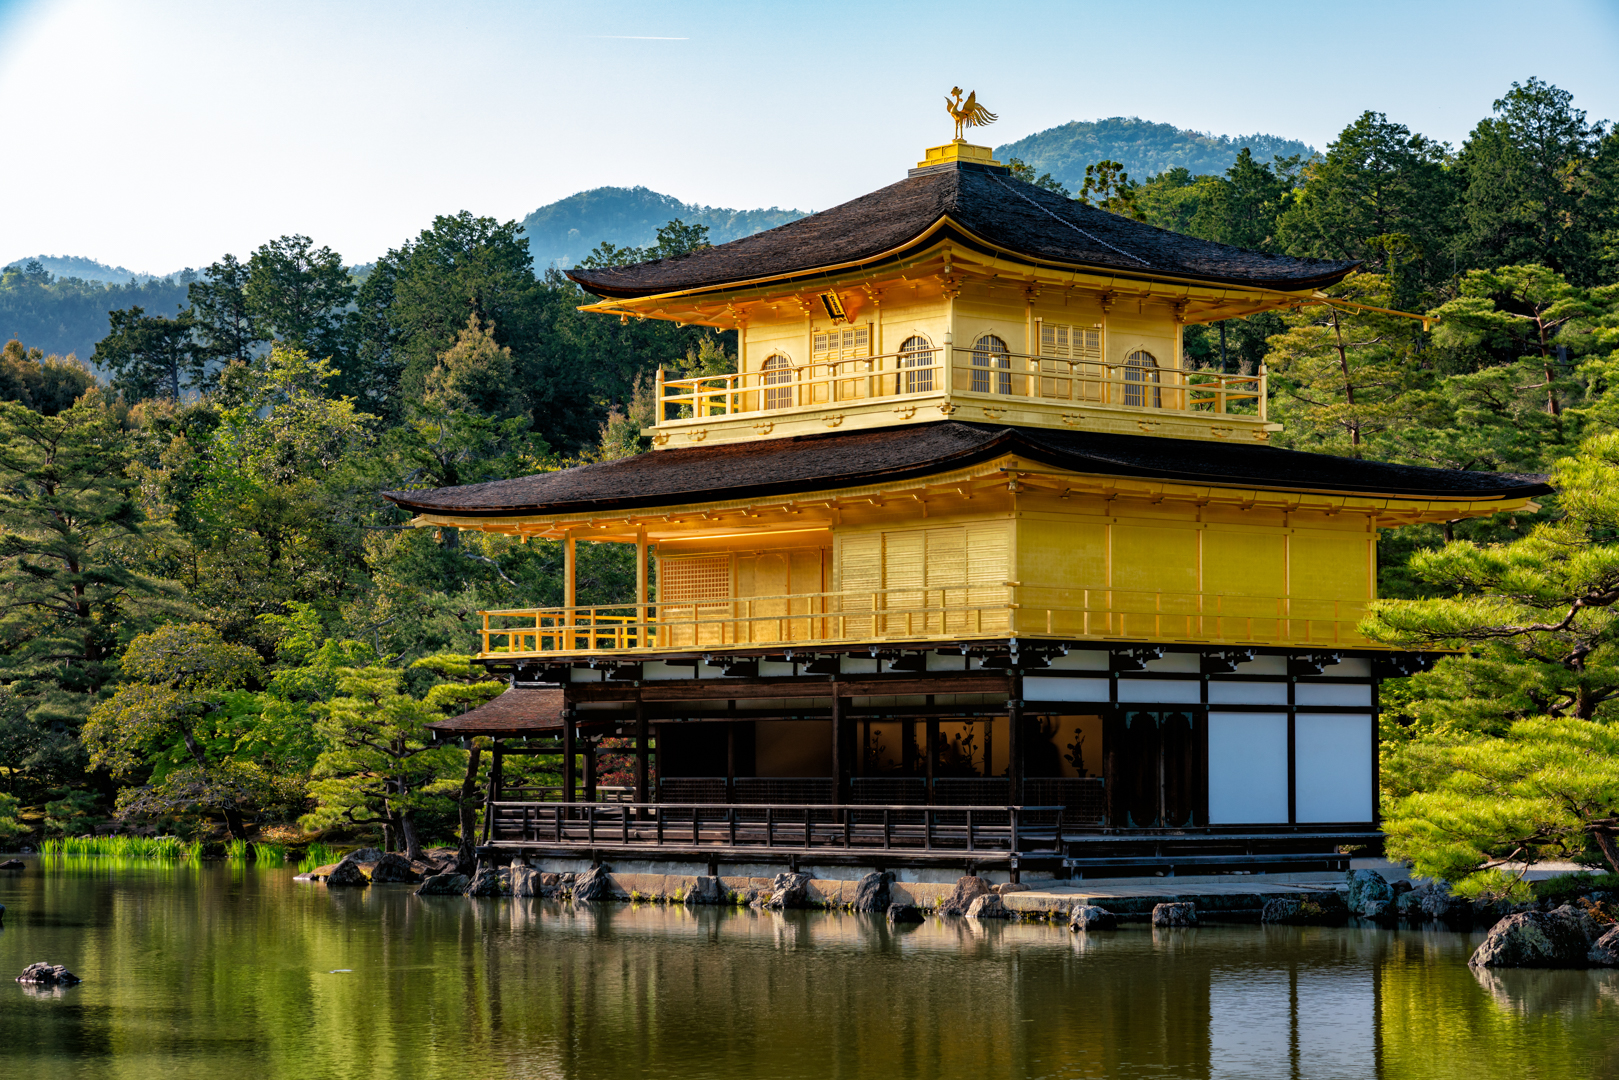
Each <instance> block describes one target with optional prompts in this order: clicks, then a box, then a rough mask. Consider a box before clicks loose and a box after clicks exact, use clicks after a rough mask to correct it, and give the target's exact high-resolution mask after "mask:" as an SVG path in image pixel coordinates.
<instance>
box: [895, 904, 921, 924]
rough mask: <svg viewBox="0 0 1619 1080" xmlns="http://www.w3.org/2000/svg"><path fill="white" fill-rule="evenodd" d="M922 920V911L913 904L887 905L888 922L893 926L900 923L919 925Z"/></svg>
mask: <svg viewBox="0 0 1619 1080" xmlns="http://www.w3.org/2000/svg"><path fill="white" fill-rule="evenodd" d="M922 919H923V915H922V909H921V908H919V907H917V906H916V905H915V904H889V905H888V921H889V922H890V923H892V924H894V925H895V926H898V925H900V924H901V923H919V922H921V921H922Z"/></svg>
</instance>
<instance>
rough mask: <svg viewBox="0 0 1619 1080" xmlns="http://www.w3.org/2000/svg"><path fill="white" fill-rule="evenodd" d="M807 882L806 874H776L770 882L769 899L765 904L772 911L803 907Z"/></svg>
mask: <svg viewBox="0 0 1619 1080" xmlns="http://www.w3.org/2000/svg"><path fill="white" fill-rule="evenodd" d="M809 883H810V876H809V875H808V874H793V873H787V874H777V875H776V876H775V879H774V880H772V881H771V882H770V900H769V901H768V902H767V903H766V905H765V906H766V907H768V908H770V909H771V910H772V911H786V910H787V909H788V908H801V907H803V906H804V901H805V899H806V897H807V896H808V895H809Z"/></svg>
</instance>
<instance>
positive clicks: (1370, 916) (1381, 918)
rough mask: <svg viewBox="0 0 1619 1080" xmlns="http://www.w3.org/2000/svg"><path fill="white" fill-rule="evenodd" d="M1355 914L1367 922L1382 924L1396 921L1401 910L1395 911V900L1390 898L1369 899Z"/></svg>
mask: <svg viewBox="0 0 1619 1080" xmlns="http://www.w3.org/2000/svg"><path fill="white" fill-rule="evenodd" d="M1355 914H1357V915H1359V916H1360V917H1361V918H1363V919H1365V920H1366V921H1367V922H1374V923H1379V924H1382V925H1387V924H1389V923H1392V922H1395V921H1396V920H1397V919H1398V918H1399V912H1397V911H1395V909H1394V904H1393V902H1392V901H1389V900H1368V901H1366V903H1364V904H1362V905H1361V908H1360V910H1359V911H1357V912H1356V913H1355Z"/></svg>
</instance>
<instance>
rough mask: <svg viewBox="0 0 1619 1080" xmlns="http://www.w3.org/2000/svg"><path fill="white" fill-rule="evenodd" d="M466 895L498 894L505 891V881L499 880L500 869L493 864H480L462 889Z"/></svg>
mask: <svg viewBox="0 0 1619 1080" xmlns="http://www.w3.org/2000/svg"><path fill="white" fill-rule="evenodd" d="M463 891H464V892H465V893H466V895H468V896H500V895H502V894H504V893H505V891H506V887H505V882H503V881H501V880H500V871H499V870H498V869H496V868H495V867H493V866H480V867H478V869H477V871H476V872H475V873H474V874H473V875H472V880H471V881H469V882H467V887H466V889H465V890H463Z"/></svg>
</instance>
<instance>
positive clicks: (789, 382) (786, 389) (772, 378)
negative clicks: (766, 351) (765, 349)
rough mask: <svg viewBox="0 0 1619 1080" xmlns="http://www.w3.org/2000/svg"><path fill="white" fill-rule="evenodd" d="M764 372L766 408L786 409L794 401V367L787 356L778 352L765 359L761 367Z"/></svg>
mask: <svg viewBox="0 0 1619 1080" xmlns="http://www.w3.org/2000/svg"><path fill="white" fill-rule="evenodd" d="M760 370H761V371H762V372H763V373H764V384H765V408H767V409H785V408H788V407H790V406H791V405H792V403H793V368H792V363H791V361H789V360H788V359H787V358H786V357H785V356H783V355H781V354H780V353H777V354H776V355H775V356H772V357H769V358H768V359H766V360H765V362H764V366H763V367H762V368H761V369H760Z"/></svg>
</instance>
